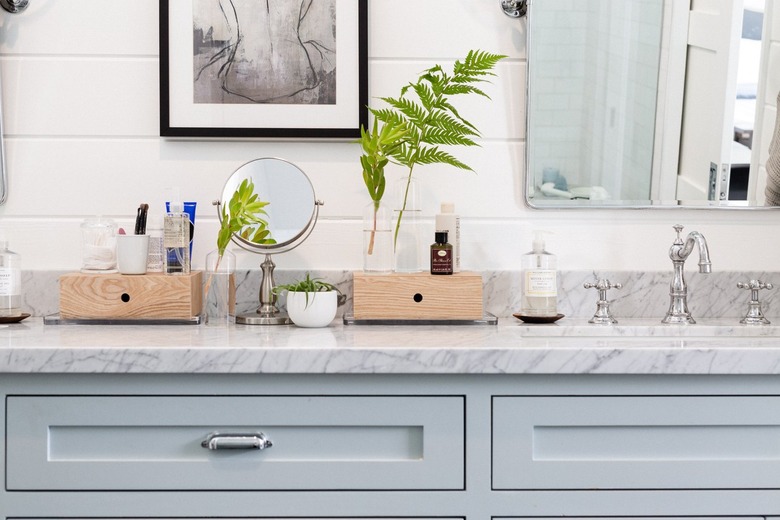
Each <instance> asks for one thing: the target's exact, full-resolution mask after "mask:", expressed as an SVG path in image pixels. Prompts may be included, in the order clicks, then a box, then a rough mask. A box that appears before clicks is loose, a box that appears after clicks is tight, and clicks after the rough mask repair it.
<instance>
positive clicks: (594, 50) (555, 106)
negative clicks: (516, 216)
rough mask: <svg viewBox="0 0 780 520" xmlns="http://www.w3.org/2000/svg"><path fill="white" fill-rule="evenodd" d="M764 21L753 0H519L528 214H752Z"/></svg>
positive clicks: (756, 193) (758, 1)
mask: <svg viewBox="0 0 780 520" xmlns="http://www.w3.org/2000/svg"><path fill="white" fill-rule="evenodd" d="M772 11H773V6H772V5H771V1H767V0H691V1H681V0H595V1H590V2H574V3H573V5H572V3H571V2H560V1H559V0H530V1H529V9H528V17H527V20H528V21H527V23H528V31H527V34H528V96H527V101H528V127H527V150H526V153H527V157H526V171H527V174H526V186H525V188H526V195H527V201H528V204H529V205H530V206H531V207H535V208H568V207H572V208H579V207H715V208H721V207H722V208H733V207H741V208H744V207H764V202H763V199H764V197H763V195H764V187H765V182H766V180H765V175H763V177H764V179H762V178H761V177H762V175H760V173H762V168H761V162H760V161H761V153H760V150H759V147H760V145H759V143H760V142H761V139H760V138H761V136H760V134H759V132H758V130H757V129H759V128H760V127H761V126H762V124H761V118H762V117H764V110H763V105H765V103H763V100H764V99H770V98H771V99H772V100H774V98H775V97H776V96H777V93H774V94H770V93H768V92H765V90H766V87H765V85H766V84H767V83H768V80H767V78H768V77H769V70H768V68H769V60H768V59H762V54H763V53H762V49H766V47H768V44H767V43H765V42H762V36H764V35H765V34H766V33H767V30H766V29H765V28H766V27H767V26H768V24H767V20H768V19H769V18H771V16H772ZM774 11H778V9H777V8H774ZM774 15H775V16H780V12H775V13H774ZM774 73H775V74H777V73H778V72H777V71H774ZM766 117H767V118H768V117H771V118H772V119H774V115H773V114H767V115H766ZM757 120H758V122H757ZM763 126H764V127H765V128H766V127H767V126H769V127H773V126H774V125H763ZM754 129H755V130H754ZM770 138H771V135H770V136H766V139H767V140H768V139H770ZM767 146H768V143H766V145H765V147H767ZM763 160H764V161H765V158H764V159H763ZM762 183H764V184H762Z"/></svg>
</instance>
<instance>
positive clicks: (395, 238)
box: [393, 162, 414, 249]
mask: <svg viewBox="0 0 780 520" xmlns="http://www.w3.org/2000/svg"><path fill="white" fill-rule="evenodd" d="M413 170H414V162H412V165H411V166H409V174H408V175H407V177H406V188H405V189H404V203H403V204H402V205H401V210H400V211H399V212H398V220H397V221H396V223H395V234H394V235H393V249H395V246H396V243H397V242H398V231H399V230H400V229H401V219H402V218H403V216H404V211H406V203H407V201H408V200H409V186H411V184H412V171H413Z"/></svg>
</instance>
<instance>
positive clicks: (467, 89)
mask: <svg viewBox="0 0 780 520" xmlns="http://www.w3.org/2000/svg"><path fill="white" fill-rule="evenodd" d="M444 93H445V94H447V95H449V96H455V95H458V94H478V95H480V96H482V97H485V98H488V99H490V96H488V95H487V94H485V93H484V92H483V91H482V90H480V89H478V88H477V87H475V86H473V85H465V84H452V85H448V86H447V88H445V89H444Z"/></svg>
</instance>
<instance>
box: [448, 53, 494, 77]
mask: <svg viewBox="0 0 780 520" xmlns="http://www.w3.org/2000/svg"><path fill="white" fill-rule="evenodd" d="M504 58H506V56H504V55H501V54H491V53H489V52H484V51H479V50H472V51H469V53H468V54H467V55H466V58H465V59H464V60H463V62H460V61H456V62H455V66H454V67H453V71H454V73H455V74H456V75H459V74H463V75H474V74H478V73H481V72H484V71H489V70H490V69H492V68H494V67H495V66H496V64H497V63H498V62H499V61H501V60H502V59H504Z"/></svg>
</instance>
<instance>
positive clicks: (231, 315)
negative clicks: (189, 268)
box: [203, 249, 236, 327]
mask: <svg viewBox="0 0 780 520" xmlns="http://www.w3.org/2000/svg"><path fill="white" fill-rule="evenodd" d="M235 271H236V255H234V254H233V253H231V252H230V251H225V253H224V254H223V255H222V257H221V258H220V256H219V251H218V250H216V249H215V250H214V251H212V252H211V253H209V254H208V255H206V272H205V273H204V274H205V277H206V280H205V283H204V287H203V323H204V324H206V325H210V326H217V327H227V326H229V325H232V324H234V323H235V322H236V276H235Z"/></svg>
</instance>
